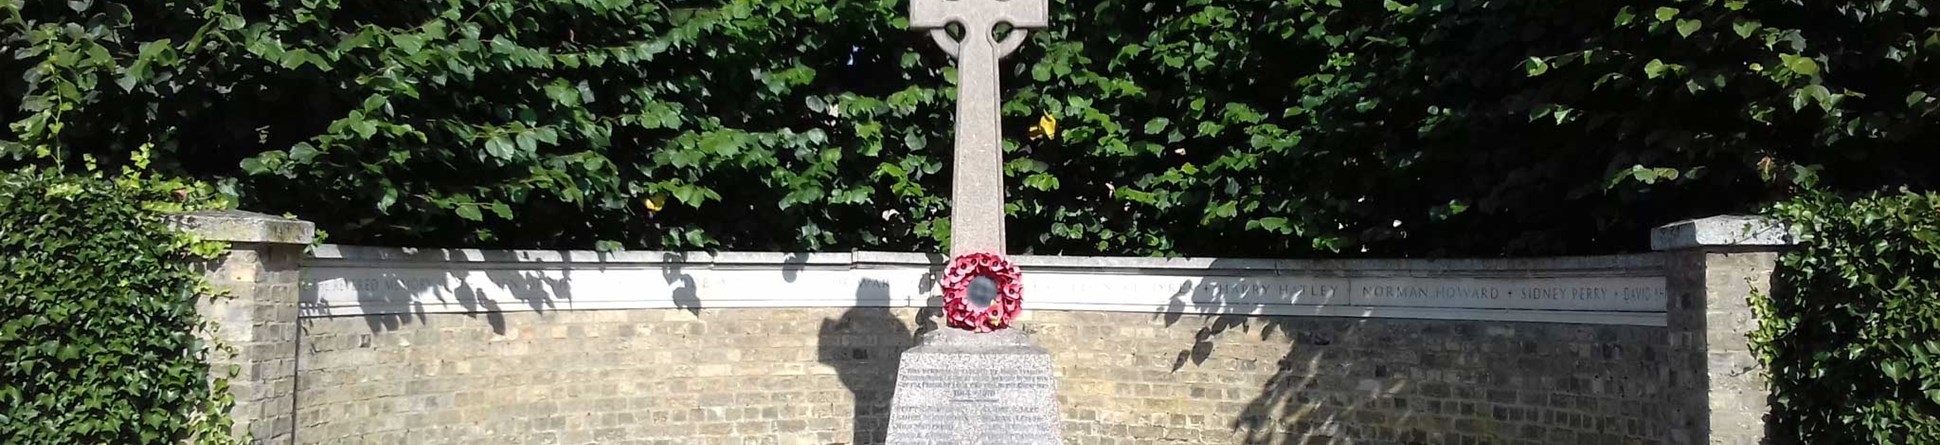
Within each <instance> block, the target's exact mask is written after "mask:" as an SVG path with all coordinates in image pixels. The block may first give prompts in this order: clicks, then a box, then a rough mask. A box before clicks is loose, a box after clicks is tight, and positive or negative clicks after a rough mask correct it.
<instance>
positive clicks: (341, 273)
mask: <svg viewBox="0 0 1940 445" xmlns="http://www.w3.org/2000/svg"><path fill="white" fill-rule="evenodd" d="M942 260H943V258H942V257H940V256H926V255H920V254H894V253H872V252H857V253H841V254H826V253H811V254H765V253H717V254H711V255H710V254H704V253H686V254H683V253H658V252H652V253H650V252H619V253H596V252H539V251H480V250H428V249H394V248H370V247H353V246H324V247H321V248H319V249H317V250H316V251H315V252H314V253H313V254H312V255H311V256H310V257H308V258H307V259H304V260H302V262H301V264H300V268H301V271H302V273H301V278H300V285H299V289H300V290H299V292H298V293H299V295H300V297H299V304H298V310H299V313H300V316H299V318H300V325H301V327H302V329H301V338H300V339H299V341H298V347H297V350H298V352H297V355H298V357H297V364H296V367H297V370H296V378H295V388H296V389H295V391H296V395H295V402H294V405H295V407H294V419H293V423H294V428H293V429H294V434H295V436H296V439H297V440H296V441H297V442H299V443H474V442H480V441H483V442H486V443H499V442H507V443H561V444H578V443H669V444H675V443H678V444H694V443H699V444H715V443H719V444H744V443H751V444H814V445H824V444H837V443H879V442H881V441H882V440H883V438H884V433H885V426H886V423H887V420H888V412H889V400H890V396H891V392H892V391H891V390H892V389H893V388H894V386H895V381H894V380H895V378H896V365H897V360H898V358H899V354H900V353H901V352H902V351H904V350H906V349H908V348H910V347H911V346H913V345H915V343H916V340H915V338H916V336H917V335H919V334H920V333H922V332H927V331H928V330H932V329H936V326H937V314H936V311H935V310H934V309H927V308H932V307H934V306H935V299H936V297H935V296H934V294H935V282H934V280H935V277H936V275H935V274H936V273H937V272H938V268H939V267H940V264H941V262H942ZM1013 260H1014V261H1015V262H1016V263H1017V264H1018V265H1020V266H1021V267H1023V269H1024V271H1025V274H1024V277H1025V278H1024V280H1025V281H1024V286H1025V313H1024V315H1023V317H1022V318H1020V319H1019V320H1018V325H1019V327H1020V328H1021V329H1022V330H1024V331H1025V332H1027V333H1029V334H1030V337H1031V339H1032V341H1034V342H1036V343H1037V344H1038V345H1040V346H1042V347H1044V348H1045V349H1047V350H1049V351H1050V353H1051V357H1052V359H1053V362H1054V366H1055V368H1056V380H1057V385H1058V387H1057V391H1058V396H1059V399H1060V402H1061V405H1062V406H1061V412H1062V414H1063V416H1064V418H1065V420H1064V429H1065V435H1066V440H1067V442H1068V443H1080V444H1134V443H1138V444H1147V443H1181V444H1280V443H1372V444H1407V443H1658V442H1660V441H1661V440H1663V438H1665V437H1667V435H1668V431H1669V430H1670V429H1671V428H1672V425H1669V424H1668V423H1669V421H1668V420H1666V419H1667V417H1666V414H1665V412H1666V402H1665V401H1666V400H1668V399H1670V398H1671V394H1668V393H1667V391H1669V388H1671V387H1673V384H1672V381H1671V380H1673V379H1674V376H1673V375H1672V374H1673V373H1672V372H1670V371H1668V370H1667V368H1666V366H1665V364H1666V363H1667V362H1668V361H1670V360H1672V359H1673V357H1671V355H1673V351H1674V349H1672V348H1671V347H1670V346H1671V345H1669V344H1668V341H1669V339H1670V338H1671V336H1669V335H1667V330H1666V327H1665V326H1666V313H1665V312H1666V304H1667V301H1666V300H1667V295H1668V294H1669V293H1668V292H1667V291H1666V283H1667V277H1668V276H1670V275H1672V274H1671V273H1669V272H1672V271H1671V270H1670V269H1669V266H1667V261H1666V260H1665V256H1664V255H1662V254H1643V255H1629V256H1603V257H1573V258H1554V259H1513V260H1339V261H1282V260H1226V259H1148V258H1117V257H1112V258H1092V257H1032V256H1016V257H1013Z"/></svg>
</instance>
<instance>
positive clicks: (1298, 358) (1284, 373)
mask: <svg viewBox="0 0 1940 445" xmlns="http://www.w3.org/2000/svg"><path fill="white" fill-rule="evenodd" d="M1214 268H1215V269H1217V268H1218V265H1217V264H1215V265H1214ZM1268 284H1269V283H1265V282H1262V281H1261V280H1257V279H1251V278H1247V277H1220V276H1212V277H1206V278H1204V279H1201V280H1199V281H1197V282H1193V281H1185V282H1182V283H1181V284H1180V289H1179V292H1178V293H1176V294H1174V296H1173V298H1172V300H1171V301H1170V302H1168V304H1167V305H1166V307H1165V308H1164V309H1163V313H1162V314H1160V315H1156V316H1155V317H1156V318H1159V319H1162V322H1163V324H1164V325H1165V326H1167V327H1172V326H1175V325H1178V324H1179V323H1181V322H1187V321H1188V318H1190V319H1195V320H1198V321H1200V322H1201V323H1202V325H1201V327H1200V328H1199V329H1198V331H1196V332H1195V333H1194V334H1193V343H1192V345H1191V346H1190V347H1187V348H1186V349H1184V350H1181V351H1179V353H1178V355H1177V356H1176V358H1175V359H1174V360H1173V364H1172V372H1173V373H1174V374H1175V375H1177V373H1178V372H1179V371H1181V370H1183V369H1186V367H1187V366H1192V367H1194V368H1202V367H1203V368H1202V369H1204V370H1217V369H1222V368H1223V367H1226V366H1231V365H1232V364H1231V363H1220V362H1218V361H1217V360H1216V356H1215V355H1214V352H1215V351H1214V347H1215V345H1217V344H1221V343H1227V344H1230V343H1231V341H1230V340H1228V341H1225V342H1222V341H1221V339H1222V338H1229V336H1232V335H1242V336H1245V335H1251V334H1253V332H1254V330H1256V329H1257V330H1258V338H1257V341H1259V342H1263V343H1264V342H1273V341H1284V342H1288V343H1291V345H1290V347H1289V348H1288V350H1287V352H1286V353H1285V354H1284V355H1283V356H1282V357H1280V359H1279V360H1277V361H1276V362H1275V363H1274V364H1273V368H1272V374H1271V375H1270V376H1267V377H1266V379H1265V380H1264V381H1263V382H1261V383H1260V385H1259V387H1258V388H1257V392H1256V393H1255V395H1254V396H1253V397H1252V398H1251V399H1250V400H1248V401H1247V403H1246V405H1245V407H1244V408H1242V409H1241V410H1240V412H1239V413H1238V414H1237V416H1236V417H1234V418H1233V420H1232V421H1231V423H1230V427H1231V428H1232V429H1233V431H1234V432H1236V433H1239V434H1240V439H1241V442H1240V443H1243V444H1246V445H1306V444H1331V443H1353V442H1358V441H1360V440H1366V439H1371V438H1364V437H1354V436H1355V435H1356V434H1357V433H1358V432H1361V431H1367V430H1368V429H1367V428H1360V427H1361V426H1369V427H1372V426H1374V425H1362V422H1364V419H1368V418H1372V417H1374V416H1380V417H1382V418H1383V419H1385V420H1384V421H1383V422H1381V423H1382V424H1384V425H1405V424H1409V423H1411V421H1412V420H1413V418H1414V417H1415V415H1414V413H1415V412H1414V411H1412V410H1405V409H1403V410H1390V409H1388V408H1389V407H1394V406H1396V403H1397V402H1396V401H1395V400H1393V399H1394V395H1396V394H1398V393H1401V392H1402V391H1404V390H1406V389H1408V387H1409V385H1410V384H1411V382H1409V381H1407V380H1405V379H1399V378H1393V377H1394V376H1393V375H1392V374H1391V371H1392V370H1388V369H1385V366H1379V365H1370V364H1368V363H1364V362H1365V361H1366V360H1365V359H1366V358H1368V357H1369V356H1370V355H1371V354H1372V353H1373V352H1372V351H1369V350H1366V349H1365V348H1366V347H1368V346H1369V344H1370V343H1379V342H1362V341H1345V340H1347V339H1353V338H1357V336H1363V335H1368V334H1365V333H1362V332H1361V331H1362V327H1363V326H1365V323H1366V322H1367V321H1366V320H1357V319H1346V318H1329V317H1302V316H1292V317H1289V316H1259V315H1192V314H1259V313H1266V312H1270V310H1271V309H1272V308H1273V307H1274V306H1290V305H1292V304H1294V302H1295V301H1296V300H1299V301H1302V302H1303V303H1305V302H1306V301H1307V300H1306V299H1305V298H1303V297H1307V296H1306V295H1303V294H1301V293H1298V292H1294V293H1289V292H1286V291H1282V290H1280V289H1276V288H1274V287H1272V286H1269V285H1268ZM1299 292H1305V290H1302V291H1299ZM1276 334H1277V335H1276ZM1242 360H1243V359H1242ZM1208 362H1213V364H1212V365H1208ZM1242 369H1243V368H1242ZM1234 377H1241V376H1234ZM1232 380H1241V379H1232ZM1231 391H1246V392H1253V390H1249V389H1246V388H1244V387H1243V386H1241V387H1232V388H1225V390H1224V391H1217V390H1210V391H1205V392H1204V394H1206V395H1207V396H1210V397H1217V396H1218V395H1219V394H1220V393H1222V392H1231ZM1403 406H1405V405H1403ZM1367 411H1376V412H1381V413H1380V414H1376V413H1372V412H1370V413H1367V414H1363V412H1367ZM1395 411H1401V413H1400V414H1398V415H1397V414H1395V413H1394V412H1395ZM1402 443H1407V444H1415V443H1425V442H1412V441H1410V442H1402Z"/></svg>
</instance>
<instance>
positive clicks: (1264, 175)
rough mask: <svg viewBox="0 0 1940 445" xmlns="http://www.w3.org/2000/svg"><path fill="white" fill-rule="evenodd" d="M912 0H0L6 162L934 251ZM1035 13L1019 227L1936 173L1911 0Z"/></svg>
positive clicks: (1526, 240) (1480, 213) (679, 241)
mask: <svg viewBox="0 0 1940 445" xmlns="http://www.w3.org/2000/svg"><path fill="white" fill-rule="evenodd" d="M904 5H906V3H905V2H904V1H902V0H715V1H700V2H674V3H665V2H655V1H637V0H572V1H565V0H549V1H505V0H448V1H440V2H430V1H393V2H378V1H369V0H347V1H346V0H302V1H298V0H268V1H257V2H224V1H216V2H209V1H186V0H173V1H151V2H114V1H109V0H95V1H74V2H69V1H48V0H35V1H28V0H4V1H0V29H5V31H4V32H5V33H6V34H5V35H6V37H5V41H6V42H7V43H8V45H9V47H11V48H20V49H19V50H16V51H13V53H12V56H13V59H10V60H6V59H0V79H3V80H0V82H18V83H9V84H7V85H8V87H7V88H0V91H6V93H4V94H7V95H10V96H11V95H18V97H19V98H20V100H19V102H18V103H20V106H19V107H17V108H16V109H0V120H4V121H7V122H10V123H11V126H10V128H11V129H12V131H13V133H12V134H11V135H9V136H6V137H0V159H7V158H12V159H17V160H18V162H31V163H42V164H45V163H50V162H52V161H50V160H52V159H70V161H69V164H70V165H71V163H72V162H71V159H72V158H75V157H77V156H78V155H79V154H81V153H95V154H99V155H102V156H101V157H103V158H104V159H106V158H117V157H118V156H108V154H111V153H115V152H119V151H123V150H126V149H128V147H134V146H139V145H141V144H143V143H153V144H156V145H157V146H158V147H160V150H161V152H162V153H163V154H162V156H161V160H162V161H163V164H165V165H164V167H167V168H171V169H173V171H180V172H182V173H186V174H190V175H193V176H196V177H202V178H206V179H212V180H213V179H220V178H227V177H243V178H244V180H243V181H242V182H241V183H240V184H239V185H241V186H243V190H244V191H245V192H246V193H245V198H246V200H247V202H246V205H247V206H249V207H251V208H252V209H260V210H266V211H272V212H291V213H295V214H297V215H298V216H300V217H303V218H305V219H310V220H315V221H317V222H319V224H320V225H321V227H325V228H329V229H332V230H333V232H334V233H335V234H336V236H337V240H339V241H343V242H350V243H370V244H420V245H422V244H440V245H480V246H518V247H592V246H597V247H600V248H607V249H611V248H658V249H693V248H722V249H751V250H826V249H847V248H862V249H882V250H938V249H941V248H942V247H943V246H944V245H945V244H946V243H947V241H948V240H947V234H948V230H947V227H948V221H947V220H946V219H945V217H946V216H947V215H948V212H947V205H948V199H947V193H948V190H949V186H948V185H949V182H948V181H949V178H948V172H947V171H946V161H947V160H948V159H949V157H948V148H949V142H950V141H951V137H950V131H951V125H950V120H949V119H950V114H951V112H952V102H953V100H954V97H955V93H954V90H953V88H951V82H952V81H953V80H954V76H955V73H954V69H953V68H952V66H951V61H950V60H949V59H948V58H947V57H946V56H945V55H944V54H943V53H942V52H941V51H940V50H938V49H936V48H935V45H934V43H933V42H931V41H930V40H929V38H927V36H925V35H923V34H921V33H916V32H913V31H910V30H908V29H907V21H906V20H905V19H904V17H903V15H904V14H905V13H906V11H905V8H904ZM1052 11H1054V14H1055V17H1053V20H1052V23H1053V24H1054V27H1053V28H1052V29H1049V30H1046V31H1044V32H1038V33H1034V34H1032V40H1031V42H1029V43H1028V44H1026V45H1024V46H1023V49H1022V50H1021V51H1020V52H1019V53H1018V54H1015V55H1012V56H1011V57H1009V58H1007V59H1006V68H1005V71H1004V73H1003V75H1004V76H1005V79H1004V82H1005V85H1007V86H1009V87H1010V89H1009V94H1008V95H1007V100H1006V103H1005V104H1004V105H1003V108H1002V111H1003V115H1004V117H1005V123H1004V128H1005V132H1006V134H1008V135H1010V136H1011V137H1010V140H1009V141H1008V142H1007V145H1006V149H1007V151H1008V159H1007V160H1008V162H1007V164H1006V167H1007V168H1006V173H1007V174H1008V175H1009V177H1008V181H1007V184H1008V185H1009V189H1008V190H1007V192H1008V196H1009V197H1010V199H1011V201H1012V202H1013V204H1012V205H1010V206H1009V211H1010V217H1011V218H1010V221H1011V222H1012V224H1013V227H1012V229H1011V230H1010V233H1012V234H1014V237H1015V238H1014V239H1012V240H1011V243H1012V245H1013V250H1015V251H1023V252H1032V253H1046V254H1054V253H1065V254H1087V253H1101V252H1102V253H1114V254H1190V255H1224V256H1301V255H1326V254H1334V253H1342V252H1344V253H1350V254H1351V253H1356V252H1367V254H1370V255H1384V256H1386V255H1416V254H1420V255H1456V254H1461V255H1495V254H1558V253H1592V252H1601V251H1613V250H1627V249H1639V248H1641V247H1642V246H1643V245H1644V244H1643V243H1644V236H1643V234H1645V233H1647V229H1648V228H1649V227H1651V226H1654V225H1656V224H1660V223H1664V222H1668V221H1671V220H1675V219H1680V218H1686V217H1692V216H1704V215H1708V214H1715V213H1723V212H1732V211H1748V210H1751V209H1754V208H1757V207H1759V206H1760V205H1761V204H1762V203H1765V202H1768V201H1769V200H1770V199H1771V196H1772V195H1773V194H1776V193H1782V192H1783V191H1782V190H1767V189H1764V188H1763V186H1762V185H1761V184H1765V183H1766V182H1765V181H1762V180H1761V179H1762V178H1761V176H1772V175H1781V174H1785V172H1789V171H1792V170H1793V169H1792V168H1791V167H1792V166H1794V165H1823V166H1824V167H1825V169H1824V171H1825V172H1827V173H1825V175H1826V178H1825V181H1826V182H1827V183H1828V184H1829V185H1832V186H1834V187H1837V188H1839V189H1843V190H1871V189H1878V188H1881V187H1884V186H1899V185H1909V186H1913V187H1915V188H1920V189H1927V188H1931V187H1933V186H1934V185H1935V184H1933V181H1935V180H1936V179H1935V178H1940V172H1936V171H1935V170H1934V168H1936V166H1940V162H1935V161H1940V159H1936V157H1940V155H1937V154H1935V152H1934V151H1932V150H1924V149H1922V147H1919V146H1918V144H1917V143H1916V142H1915V141H1922V140H1929V139H1931V138H1932V135H1933V134H1934V131H1933V130H1934V128H1935V125H1936V123H1937V122H1940V119H1934V110H1935V109H1936V108H1940V102H1936V100H1935V99H1934V98H1931V97H1929V95H1930V94H1931V93H1933V92H1934V90H1935V89H1936V85H1935V84H1934V83H1933V81H1932V80H1931V79H1940V73H1936V66H1940V64H1936V63H1935V61H1936V59H1935V57H1934V56H1933V54H1934V53H1935V51H1940V37H1935V36H1936V35H1937V34H1936V32H1937V31H1940V29H1937V28H1936V26H1935V23H1934V22H1935V21H1934V20H1932V19H1930V18H1928V17H1929V16H1930V15H1931V11H1929V10H1928V9H1927V8H1926V6H1925V5H1924V3H1921V2H1895V1H1887V2H1860V1H1814V2H1795V1H1787V2H1745V1H1739V0H1729V1H1726V0H1681V1H1671V0H1658V1H1650V2H1642V3H1639V2H1628V1H1616V0H1589V1H1580V2H1569V3H1567V4H1564V3H1556V2H1542V1H1533V0H1522V1H1505V2H1462V1H1454V0H1425V1H1420V2H1401V1H1384V2H1367V1H1363V2H1343V1H1339V0H1297V1H1283V0H1230V1H1211V0H1175V1H1165V2H1128V1H1120V0H1101V1H1093V2H1070V1H1057V2H1054V4H1053V7H1052ZM14 79H19V80H18V81H16V80H14ZM1043 116H1050V117H1052V118H1055V119H1056V120H1057V122H1059V125H1058V127H1060V130H1061V131H1059V132H1058V136H1057V137H1055V138H1025V137H1021V136H1022V135H1025V134H1026V130H1027V129H1028V128H1030V127H1031V126H1033V125H1034V124H1036V122H1038V120H1039V119H1040V118H1041V117H1043ZM1611 234H1619V235H1615V236H1613V235H1611Z"/></svg>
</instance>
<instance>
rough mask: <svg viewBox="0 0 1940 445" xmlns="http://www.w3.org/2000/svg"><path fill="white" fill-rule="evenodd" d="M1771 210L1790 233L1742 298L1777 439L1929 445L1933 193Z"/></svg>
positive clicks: (1935, 283) (1832, 198) (1936, 214)
mask: <svg viewBox="0 0 1940 445" xmlns="http://www.w3.org/2000/svg"><path fill="white" fill-rule="evenodd" d="M1770 214H1771V215H1772V216H1773V217H1775V218H1777V219H1779V220H1781V221H1784V222H1786V223H1787V224H1788V225H1789V226H1791V227H1793V228H1795V229H1796V231H1797V233H1798V248H1797V249H1796V250H1792V251H1790V252H1787V253H1785V254H1784V255H1783V256H1782V257H1781V260H1780V262H1779V266H1780V267H1779V268H1778V271H1777V274H1776V276H1775V278H1776V279H1775V285H1776V286H1775V287H1776V291H1775V292H1773V293H1768V294H1765V295H1760V296H1756V297H1754V298H1753V300H1752V302H1753V303H1754V304H1753V307H1754V310H1756V311H1757V312H1758V315H1759V326H1758V328H1757V330H1756V331H1755V332H1754V333H1753V334H1752V347H1753V351H1754V352H1756V353H1757V354H1758V355H1759V358H1760V360H1761V361H1762V362H1763V363H1764V365H1765V368H1766V369H1765V371H1766V372H1767V373H1768V374H1769V376H1770V384H1771V391H1772V394H1773V398H1772V400H1773V402H1775V403H1773V415H1772V416H1771V420H1772V422H1773V423H1774V424H1775V425H1776V426H1777V428H1775V429H1774V431H1777V432H1778V436H1777V437H1776V439H1781V440H1783V439H1796V441H1797V443H1811V444H1842V443H1876V444H1916V443H1940V194H1933V193H1912V192H1904V191H1903V192H1900V193H1890V194H1873V195H1870V196H1867V197H1864V198H1859V199H1842V198H1839V197H1837V196H1836V195H1832V194H1826V193H1814V194H1809V195H1807V196H1805V197H1802V198H1800V199H1796V200H1792V201H1788V202H1785V203H1782V204H1780V205H1777V206H1775V207H1773V209H1772V210H1771V212H1770Z"/></svg>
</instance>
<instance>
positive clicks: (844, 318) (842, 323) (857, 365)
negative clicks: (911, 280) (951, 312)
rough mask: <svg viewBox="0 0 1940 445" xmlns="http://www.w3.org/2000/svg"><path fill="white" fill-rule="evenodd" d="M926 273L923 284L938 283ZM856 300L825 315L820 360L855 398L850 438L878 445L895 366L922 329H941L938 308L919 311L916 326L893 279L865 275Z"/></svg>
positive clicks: (884, 433)
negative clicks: (898, 301)
mask: <svg viewBox="0 0 1940 445" xmlns="http://www.w3.org/2000/svg"><path fill="white" fill-rule="evenodd" d="M932 276H933V274H931V275H925V276H924V277H923V280H922V283H923V284H921V285H920V287H922V288H924V289H927V288H929V287H930V286H931V284H932V283H933V278H932ZM855 297H856V305H855V307H853V308H850V309H848V310H846V311H844V312H843V313H842V315H841V316H840V317H837V318H835V319H832V320H822V324H821V327H820V329H819V330H818V332H817V337H816V355H817V361H819V362H821V363H822V364H826V365H828V366H830V367H832V368H835V374H836V378H837V379H840V380H841V382H842V386H843V387H844V388H847V389H848V390H849V394H850V395H851V397H852V400H853V402H854V407H853V410H852V413H851V415H852V417H851V428H852V431H853V434H852V436H851V437H850V440H849V442H847V443H848V444H853V445H875V444H881V443H884V442H885V441H887V440H888V434H889V408H890V402H891V399H892V398H893V397H894V395H895V392H896V368H897V367H898V366H899V365H900V363H901V361H902V355H903V352H904V351H907V350H909V348H911V347H913V346H915V344H916V341H917V338H919V337H920V336H921V335H922V333H924V332H928V331H931V330H935V329H936V321H935V317H936V315H937V314H938V312H937V311H936V310H934V309H930V308H925V309H923V310H920V311H918V313H917V314H918V315H917V329H916V330H915V331H914V332H912V331H911V329H910V327H909V325H908V324H906V323H905V322H904V321H903V320H902V319H901V318H900V317H898V316H897V315H896V313H895V311H894V310H893V309H892V307H891V306H893V305H894V304H895V301H894V299H893V298H892V297H891V295H890V287H889V285H888V283H885V282H882V281H878V280H873V279H863V280H862V281H861V282H860V283H858V284H857V286H856V293H855Z"/></svg>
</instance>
